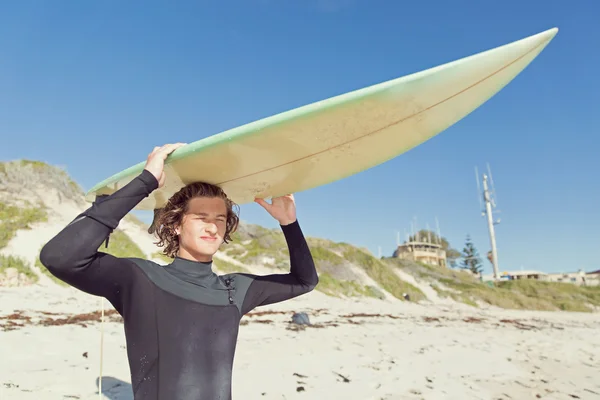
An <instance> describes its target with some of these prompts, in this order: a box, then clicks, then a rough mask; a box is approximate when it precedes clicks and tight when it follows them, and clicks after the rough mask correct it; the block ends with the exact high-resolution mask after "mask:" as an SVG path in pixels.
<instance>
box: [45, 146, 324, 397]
mask: <svg viewBox="0 0 600 400" xmlns="http://www.w3.org/2000/svg"><path fill="white" fill-rule="evenodd" d="M182 145H183V144H180V143H177V144H168V145H165V146H162V147H160V148H158V147H157V148H155V149H154V150H153V151H152V153H151V154H150V155H149V156H148V159H147V162H146V165H145V167H144V170H143V171H142V173H141V174H140V175H139V176H138V177H136V178H135V179H134V180H133V181H132V182H130V183H129V184H128V185H126V186H125V187H123V188H122V189H120V190H119V191H117V192H115V193H114V194H112V195H110V196H108V197H106V198H104V199H102V200H98V201H96V202H94V204H93V205H92V206H91V207H90V208H89V209H87V210H86V211H84V212H83V213H82V214H81V215H79V216H78V217H77V218H76V219H75V220H74V221H73V222H71V223H70V224H69V225H68V226H67V227H65V228H64V229H63V230H62V231H61V232H60V233H59V234H58V235H57V236H56V237H54V238H53V239H52V240H51V241H50V242H48V243H47V244H46V245H45V246H44V248H43V249H42V251H41V254H40V260H41V262H42V264H44V265H45V266H46V268H47V269H48V270H49V271H50V272H51V273H52V274H53V275H55V276H56V277H58V278H60V279H62V280H63V281H65V282H67V283H68V284H70V285H72V286H74V287H76V288H78V289H80V290H82V291H84V292H86V293H90V294H93V295H97V296H103V297H105V298H106V299H108V300H109V301H110V302H111V304H112V305H113V306H114V307H115V309H116V310H117V311H118V312H119V314H121V315H122V316H123V320H124V330H125V336H126V341H127V354H128V359H129V367H130V371H131V383H132V388H133V393H134V398H135V399H136V400H142V399H143V400H197V399H198V400H199V399H202V400H204V399H210V400H216V399H231V375H232V366H233V359H234V353H235V346H236V341H237V334H238V328H239V322H240V319H241V317H242V316H243V315H244V314H246V313H248V312H249V311H250V310H252V309H254V308H255V307H257V306H262V305H266V304H272V303H275V302H280V301H284V300H287V299H290V298H293V297H296V296H299V295H302V294H304V293H308V292H310V291H311V290H313V289H314V287H315V286H316V285H317V283H318V276H317V272H316V269H315V265H314V262H313V259H312V256H311V254H310V251H309V248H308V245H307V243H306V240H305V238H304V236H303V234H302V231H301V230H300V226H299V225H298V221H297V219H296V206H295V202H294V197H293V196H292V195H288V196H282V197H278V198H274V199H273V200H272V202H271V204H269V203H267V202H266V201H264V200H263V199H257V200H256V202H257V203H258V204H260V205H261V206H262V207H264V209H265V210H266V211H267V212H268V213H269V214H270V215H271V216H273V217H274V218H275V219H276V220H277V221H278V222H279V224H280V226H281V229H282V231H283V234H284V236H285V238H286V241H287V245H288V249H289V252H290V264H291V271H290V273H289V274H273V275H266V276H256V275H251V274H241V273H235V274H228V275H224V276H217V275H216V274H215V273H214V272H213V271H212V268H211V267H212V257H213V255H214V254H215V253H216V252H217V250H218V249H219V246H220V245H221V243H223V242H224V241H225V240H229V238H230V234H231V233H232V232H233V231H234V230H235V229H236V227H237V224H238V216H237V215H235V213H234V212H233V206H234V204H233V203H232V202H231V201H230V200H229V199H227V196H226V195H225V194H224V193H223V192H222V190H221V189H220V188H218V187H216V186H213V185H208V184H204V183H197V184H191V185H188V186H186V187H185V188H182V189H181V190H180V191H179V192H178V193H176V194H175V195H173V197H171V199H169V202H168V203H167V205H166V206H165V207H164V208H163V209H162V210H161V211H160V212H159V213H158V214H157V216H156V220H155V221H154V223H153V226H152V228H151V230H155V231H156V234H157V236H158V237H159V238H160V243H161V244H163V245H166V246H165V253H166V254H167V255H169V256H171V257H174V261H173V262H172V263H171V264H170V265H167V266H164V267H162V266H160V265H158V264H156V263H153V262H151V261H148V260H142V259H137V258H117V257H114V256H112V255H109V254H106V253H103V252H99V251H98V248H99V247H100V246H101V245H102V243H103V242H104V241H105V240H106V239H107V237H108V236H109V234H110V232H111V231H112V230H113V229H115V228H116V227H117V225H118V223H119V221H120V220H121V219H122V218H123V217H124V216H125V215H126V214H127V213H128V212H129V211H130V210H132V209H133V208H134V207H135V206H136V205H137V204H138V203H139V202H140V201H141V200H142V199H143V198H145V197H146V196H148V195H149V194H150V193H151V192H152V191H153V190H155V189H156V188H158V187H161V186H162V185H163V184H164V179H165V176H164V172H163V167H164V161H165V160H166V158H167V156H168V155H169V154H170V153H171V152H173V151H174V150H175V149H177V148H179V147H181V146H182Z"/></svg>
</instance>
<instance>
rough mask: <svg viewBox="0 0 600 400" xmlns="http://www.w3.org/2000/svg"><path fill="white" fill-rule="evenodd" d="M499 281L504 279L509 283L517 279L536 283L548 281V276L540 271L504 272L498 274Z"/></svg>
mask: <svg viewBox="0 0 600 400" xmlns="http://www.w3.org/2000/svg"><path fill="white" fill-rule="evenodd" d="M500 279H506V280H510V281H514V280H518V279H535V280H538V281H546V280H548V274H547V273H545V272H542V271H528V270H525V271H504V272H502V273H501V274H500Z"/></svg>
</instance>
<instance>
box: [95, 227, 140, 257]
mask: <svg viewBox="0 0 600 400" xmlns="http://www.w3.org/2000/svg"><path fill="white" fill-rule="evenodd" d="M105 245H106V242H103V243H102V245H101V246H100V248H99V249H98V250H99V251H101V252H103V253H108V254H112V255H113V256H115V257H123V258H146V255H145V254H144V252H143V251H142V250H141V249H140V248H139V247H138V245H136V244H135V243H134V242H133V240H131V239H130V238H129V236H127V234H126V233H125V232H123V231H122V230H120V229H115V231H114V232H113V233H112V234H111V235H110V237H109V240H108V248H106V247H105Z"/></svg>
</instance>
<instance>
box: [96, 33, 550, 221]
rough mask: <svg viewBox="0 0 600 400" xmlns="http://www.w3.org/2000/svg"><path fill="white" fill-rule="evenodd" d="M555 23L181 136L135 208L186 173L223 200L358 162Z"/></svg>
mask: <svg viewBox="0 0 600 400" xmlns="http://www.w3.org/2000/svg"><path fill="white" fill-rule="evenodd" d="M557 32H558V29H556V28H553V29H550V30H547V31H545V32H541V33H539V34H537V35H533V36H530V37H527V38H525V39H522V40H519V41H515V42H512V43H510V44H507V45H504V46H501V47H497V48H494V49H492V50H488V51H485V52H482V53H478V54H475V55H472V56H469V57H466V58H462V59H459V60H457V61H453V62H450V63H447V64H443V65H440V66H438V67H435V68H430V69H427V70H425V71H421V72H418V73H415V74H411V75H407V76H404V77H401V78H398V79H394V80H390V81H388V82H384V83H380V84H377V85H374V86H370V87H367V88H364V89H360V90H357V91H353V92H350V93H346V94H343V95H340V96H336V97H332V98H330V99H327V100H323V101H319V102H316V103H313V104H309V105H306V106H303V107H300V108H297V109H294V110H291V111H287V112H284V113H281V114H277V115H275V116H272V117H268V118H265V119H262V120H259V121H255V122H252V123H250V124H246V125H243V126H240V127H238V128H234V129H231V130H228V131H225V132H222V133H219V134H216V135H213V136H211V137H208V138H205V139H201V140H198V141H196V142H193V143H190V144H188V145H186V146H184V147H182V148H180V149H178V150H177V151H175V152H174V153H173V154H172V155H171V156H170V157H169V158H168V159H167V162H166V165H165V173H166V183H165V185H164V187H162V188H161V189H158V190H156V191H154V192H153V193H152V194H151V195H150V196H149V197H148V198H147V199H145V200H143V201H142V202H141V203H139V204H138V206H137V207H136V209H146V210H149V209H154V208H160V207H162V206H163V205H164V204H165V202H166V200H167V199H168V198H169V197H170V196H171V195H173V194H174V193H175V192H176V191H178V190H179V189H180V188H181V187H183V186H184V185H186V184H188V183H191V182H195V181H204V182H209V183H213V184H217V185H219V186H221V187H222V188H223V189H224V190H225V191H226V193H227V194H228V195H229V197H230V198H231V199H232V200H234V201H235V202H237V203H238V204H244V203H247V202H251V201H253V200H254V198H255V197H264V198H268V197H273V196H279V195H283V194H286V193H297V192H299V191H302V190H307V189H310V188H314V187H317V186H320V185H324V184H327V183H330V182H334V181H337V180H339V179H342V178H345V177H348V176H350V175H353V174H356V173H358V172H361V171H365V170H367V169H369V168H371V167H374V166H376V165H379V164H381V163H383V162H385V161H387V160H390V159H392V158H394V157H396V156H398V155H400V154H402V153H404V152H406V151H408V150H409V149H411V148H413V147H415V146H417V145H419V144H421V143H423V142H424V141H426V140H428V139H430V138H432V137H433V136H435V135H437V134H439V133H440V132H442V131H444V130H445V129H446V128H448V127H449V126H451V125H452V124H454V123H456V122H457V121H459V120H460V119H462V118H464V117H465V116H467V115H468V114H469V113H471V112H472V111H473V110H475V109H476V108H477V107H479V106H480V105H482V104H483V103H484V102H486V101H487V100H488V99H489V98H490V97H492V96H493V95H494V94H495V93H497V92H498V91H499V90H500V89H502V88H503V87H504V86H505V85H507V84H508V83H509V82H510V81H512V80H513V78H515V77H516V76H517V75H518V74H519V73H520V72H521V71H523V69H524V68H525V67H526V66H527V65H529V63H531V61H533V59H534V58H536V57H537V55H538V54H539V53H540V52H541V51H542V50H543V49H544V48H545V47H546V46H547V45H548V43H549V42H550V41H551V40H552V39H553V38H554V36H555V35H556V33H557ZM179 141H181V140H180V139H177V135H176V132H175V133H174V134H173V135H172V136H170V137H169V138H168V139H167V138H165V142H179ZM148 151H149V152H150V151H151V149H148ZM144 164H145V161H142V162H140V163H138V164H136V165H134V166H132V167H130V168H128V169H126V170H124V171H121V172H118V173H117V174H115V175H113V176H112V177H110V178H108V179H106V180H104V181H102V182H100V183H98V184H97V185H95V186H94V187H93V188H92V189H91V190H90V191H89V192H88V193H87V195H86V199H87V200H88V201H93V200H94V199H95V197H96V195H102V194H111V193H113V192H115V191H116V190H118V189H119V188H121V187H123V186H124V185H126V184H127V183H128V182H130V181H131V180H132V179H133V178H134V177H135V176H137V175H138V174H139V173H140V172H141V171H142V169H143V168H144Z"/></svg>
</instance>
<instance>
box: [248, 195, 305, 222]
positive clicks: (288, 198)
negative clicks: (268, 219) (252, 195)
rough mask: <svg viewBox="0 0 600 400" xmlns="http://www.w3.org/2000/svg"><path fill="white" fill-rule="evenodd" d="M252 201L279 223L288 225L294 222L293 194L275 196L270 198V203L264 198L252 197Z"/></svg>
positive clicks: (294, 206)
mask: <svg viewBox="0 0 600 400" xmlns="http://www.w3.org/2000/svg"><path fill="white" fill-rule="evenodd" d="M254 202H255V203H258V204H259V205H261V206H262V207H263V208H264V209H265V210H267V212H268V213H269V214H271V216H272V217H273V218H275V219H276V220H277V221H278V222H279V224H280V225H289V224H291V223H293V222H296V202H295V201H294V195H293V194H288V195H285V196H281V197H275V198H273V199H272V200H271V204H269V203H267V202H266V201H265V200H264V199H254Z"/></svg>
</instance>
